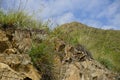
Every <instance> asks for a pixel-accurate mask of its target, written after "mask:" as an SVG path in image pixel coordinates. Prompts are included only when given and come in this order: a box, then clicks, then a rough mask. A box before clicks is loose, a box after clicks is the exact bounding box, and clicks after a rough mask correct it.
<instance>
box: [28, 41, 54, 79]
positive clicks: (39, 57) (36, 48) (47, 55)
mask: <svg viewBox="0 0 120 80" xmlns="http://www.w3.org/2000/svg"><path fill="white" fill-rule="evenodd" d="M29 55H30V57H31V59H32V62H33V64H34V66H35V67H36V68H37V69H38V70H39V72H40V73H41V74H42V80H54V73H53V68H54V45H52V44H51V43H50V41H49V40H44V41H42V42H41V43H37V44H36V43H33V47H32V49H31V51H30V52H29Z"/></svg>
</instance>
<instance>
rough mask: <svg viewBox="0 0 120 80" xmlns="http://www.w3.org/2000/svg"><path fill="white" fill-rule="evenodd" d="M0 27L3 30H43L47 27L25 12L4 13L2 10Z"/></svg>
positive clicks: (0, 11)
mask: <svg viewBox="0 0 120 80" xmlns="http://www.w3.org/2000/svg"><path fill="white" fill-rule="evenodd" d="M0 26H1V27H3V28H7V27H8V28H13V27H14V28H43V27H46V25H45V24H43V23H42V22H40V21H37V20H36V19H33V16H31V15H28V13H25V12H24V11H14V12H7V13H5V12H3V11H2V10H0Z"/></svg>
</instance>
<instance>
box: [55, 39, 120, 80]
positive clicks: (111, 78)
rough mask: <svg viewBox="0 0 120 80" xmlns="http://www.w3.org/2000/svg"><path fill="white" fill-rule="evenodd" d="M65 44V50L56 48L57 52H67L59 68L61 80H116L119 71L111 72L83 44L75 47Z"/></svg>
mask: <svg viewBox="0 0 120 80" xmlns="http://www.w3.org/2000/svg"><path fill="white" fill-rule="evenodd" d="M61 42H62V41H60V43H61ZM58 43H59V42H58ZM63 43H64V42H62V44H63ZM57 45H58V46H59V44H56V47H58V46H57ZM64 46H65V47H64V48H63V50H61V49H59V47H58V48H57V49H56V50H57V52H59V53H60V52H61V54H65V55H64V58H63V59H62V61H61V62H63V63H62V64H61V68H60V70H58V71H60V77H59V80H116V76H118V75H117V73H114V72H111V71H110V70H108V69H107V68H105V67H104V66H103V65H101V64H100V63H99V62H97V61H95V60H94V59H93V57H92V55H91V53H89V52H88V51H87V50H86V49H85V48H84V47H83V46H81V45H77V46H75V47H74V46H72V45H69V44H65V45H64ZM58 56H59V55H58Z"/></svg>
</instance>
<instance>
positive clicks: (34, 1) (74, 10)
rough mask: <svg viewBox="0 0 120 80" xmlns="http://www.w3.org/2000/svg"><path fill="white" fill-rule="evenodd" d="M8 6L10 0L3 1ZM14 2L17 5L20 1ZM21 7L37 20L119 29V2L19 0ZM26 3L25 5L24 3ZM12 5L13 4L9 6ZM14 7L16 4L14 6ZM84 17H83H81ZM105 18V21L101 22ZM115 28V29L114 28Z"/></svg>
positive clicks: (97, 0) (99, 0)
mask: <svg viewBox="0 0 120 80" xmlns="http://www.w3.org/2000/svg"><path fill="white" fill-rule="evenodd" d="M3 1H6V2H7V3H8V4H6V5H10V4H9V3H10V1H11V0H3ZM12 1H13V2H15V1H16V3H17V5H18V4H19V3H20V0H12ZM21 1H22V3H21V4H22V6H24V7H25V10H26V11H28V12H29V13H30V14H33V13H35V14H36V16H37V18H39V17H40V18H42V19H43V20H47V19H51V20H52V21H54V22H56V23H59V24H63V23H66V22H71V21H81V22H83V23H85V24H88V25H90V26H96V27H101V26H103V25H105V26H104V27H107V25H111V26H112V27H113V26H117V27H118V26H119V27H120V15H119V14H120V10H119V8H120V0H113V1H112V0H21ZM26 1H27V3H26ZM11 5H13V4H11ZM15 5H16V4H15ZM83 15H84V16H83ZM104 18H106V22H105V20H102V19H104ZM114 28H115V27H114Z"/></svg>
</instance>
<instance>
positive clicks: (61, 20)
mask: <svg viewBox="0 0 120 80" xmlns="http://www.w3.org/2000/svg"><path fill="white" fill-rule="evenodd" d="M74 20H75V16H74V15H73V14H72V13H70V12H68V13H65V14H63V15H62V16H59V17H58V18H57V23H59V24H64V23H68V22H72V21H74Z"/></svg>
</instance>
